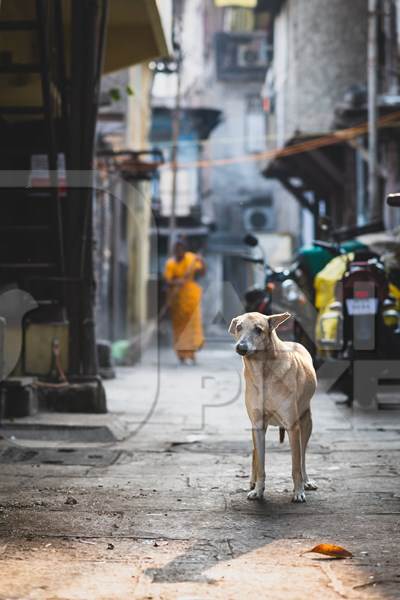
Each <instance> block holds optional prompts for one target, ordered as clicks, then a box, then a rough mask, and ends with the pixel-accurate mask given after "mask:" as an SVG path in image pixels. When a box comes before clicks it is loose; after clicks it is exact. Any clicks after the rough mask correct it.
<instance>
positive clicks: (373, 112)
mask: <svg viewBox="0 0 400 600" xmlns="http://www.w3.org/2000/svg"><path fill="white" fill-rule="evenodd" d="M378 3H379V0H368V53H367V54H368V68H367V74H368V78H367V79H368V157H369V162H368V213H369V217H370V219H371V220H374V219H377V218H378V217H379V216H380V201H379V198H378V171H377V163H378V127H377V118H378V106H377V98H378V65H377V61H378Z"/></svg>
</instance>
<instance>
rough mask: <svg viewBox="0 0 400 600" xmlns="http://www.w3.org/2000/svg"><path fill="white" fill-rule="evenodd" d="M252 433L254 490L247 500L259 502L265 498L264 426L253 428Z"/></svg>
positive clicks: (251, 484)
mask: <svg viewBox="0 0 400 600" xmlns="http://www.w3.org/2000/svg"><path fill="white" fill-rule="evenodd" d="M251 433H252V437H253V461H252V473H251V479H250V486H251V487H252V489H251V490H250V492H249V493H248V494H247V498H248V499H249V500H258V499H261V498H262V497H263V494H264V489H265V428H264V426H260V427H257V426H256V427H254V426H253V428H252V431H251ZM253 484H254V485H253ZM253 488H254V489H253Z"/></svg>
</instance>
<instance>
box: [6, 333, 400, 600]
mask: <svg viewBox="0 0 400 600" xmlns="http://www.w3.org/2000/svg"><path fill="white" fill-rule="evenodd" d="M241 385H242V382H241V365H240V360H239V359H238V358H237V357H236V356H235V355H234V354H233V352H232V348H231V346H230V345H229V344H228V342H227V340H226V339H225V338H224V337H221V339H220V340H218V339H214V340H213V342H212V343H209V344H208V346H207V347H206V349H205V350H204V351H203V352H202V353H201V354H200V355H199V364H198V365H196V366H194V367H181V366H178V365H177V363H176V360H175V357H174V356H173V354H172V352H170V351H163V352H161V353H158V352H157V351H156V350H154V349H153V350H150V351H148V353H146V355H145V357H144V358H143V360H142V363H141V364H139V365H138V366H136V367H134V368H125V369H122V370H120V372H119V377H118V378H117V379H116V380H113V381H110V382H108V383H107V388H108V396H109V409H110V411H111V413H110V415H107V416H105V417H104V416H102V415H94V416H93V415H89V416H88V415H86V416H84V415H73V416H68V415H44V416H43V415H42V416H41V417H40V419H39V421H41V422H42V424H45V423H46V424H47V425H48V424H49V423H50V424H52V425H53V429H51V430H50V429H49V430H48V431H47V430H46V428H45V427H43V431H44V433H43V435H42V436H40V435H36V439H32V437H33V434H32V435H31V438H30V437H29V434H26V433H25V434H24V433H21V432H19V431H18V428H17V429H16V431H14V433H13V437H12V439H3V440H2V441H1V447H0V471H1V474H2V476H1V481H2V485H1V489H0V536H1V539H0V600H5V599H13V600H15V599H24V600H25V599H30V600H31V599H32V600H50V599H51V600H55V599H57V600H78V599H79V600H99V599H102V600H103V599H104V600H114V599H115V600H117V599H118V600H125V599H132V598H133V599H135V600H136V599H150V598H153V599H159V598H160V599H165V600H167V599H168V600H169V599H174V600H175V599H176V600H178V599H179V600H189V599H190V600H198V599H200V598H215V599H221V600H222V599H223V600H227V599H232V600H233V599H235V600H236V599H238V600H239V599H240V600H241V599H243V598H250V597H252V596H253V595H255V596H256V597H257V598H270V599H272V600H275V599H276V600H279V599H281V598H282V599H283V598H285V599H286V600H288V599H289V600H292V599H299V600H303V599H306V598H321V597H324V598H326V599H328V600H330V599H332V600H333V599H337V598H349V599H353V598H354V599H361V598H362V599H372V598H374V599H375V598H376V599H389V598H390V599H391V598H400V592H399V590H400V567H399V563H400V557H399V550H398V544H399V528H400V527H399V516H400V485H399V482H400V476H399V460H398V459H399V451H400V415H399V412H397V411H395V410H391V411H387V412H383V411H382V412H379V413H353V412H352V411H350V410H348V409H345V408H340V407H337V406H336V405H335V404H334V402H333V399H332V398H331V397H328V396H327V395H325V394H324V393H321V392H319V393H318V394H317V396H316V398H315V400H314V405H313V413H314V433H313V435H312V438H311V442H310V446H309V452H308V464H309V468H308V471H309V475H310V476H311V477H312V478H313V479H316V481H317V483H318V485H319V489H318V491H316V492H309V493H308V495H307V503H306V504H305V505H294V504H292V503H291V490H292V482H291V476H290V473H291V466H290V452H289V446H288V442H287V441H285V443H284V444H283V445H279V443H278V430H277V429H275V428H273V429H271V430H270V431H269V432H268V435H267V448H268V450H267V486H266V488H267V489H266V495H265V501H264V502H262V503H254V502H249V501H247V500H246V490H247V484H248V476H249V467H250V449H251V447H250V431H249V424H248V421H247V416H246V414H245V410H244V406H243V401H242V390H241ZM25 422H26V423H27V424H29V420H25ZM32 422H33V421H32V420H31V423H32ZM36 422H38V420H37V419H36ZM9 425H10V424H9ZM11 425H12V424H11ZM71 425H73V426H75V430H74V429H73V428H72V429H71ZM56 426H57V427H56ZM94 426H95V427H97V429H96V431H97V433H98V440H97V441H96V436H95V435H94V434H93V431H92V430H91V431H92V434H90V435H89V434H87V433H85V427H90V428H93V427H94ZM77 427H78V428H79V427H80V428H81V429H76V428H77ZM105 428H108V431H111V433H112V439H111V440H110V436H109V435H104V433H105ZM9 431H11V429H10V430H9ZM46 431H47V433H46ZM0 433H1V432H0ZM3 435H5V436H7V430H5V431H4V432H3ZM80 436H81V437H80ZM8 438H10V435H8ZM321 542H331V543H336V544H340V545H342V546H344V547H346V548H347V549H349V550H351V551H352V552H353V554H354V558H352V559H348V560H340V561H338V560H331V559H329V558H325V557H322V556H321V557H320V556H318V555H313V554H303V552H304V551H305V550H308V549H310V548H312V547H313V546H314V545H316V544H318V543H321Z"/></svg>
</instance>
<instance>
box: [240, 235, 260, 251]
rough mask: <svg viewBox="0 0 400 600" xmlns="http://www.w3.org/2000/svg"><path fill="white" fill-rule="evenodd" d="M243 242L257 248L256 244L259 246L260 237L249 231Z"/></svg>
mask: <svg viewBox="0 0 400 600" xmlns="http://www.w3.org/2000/svg"><path fill="white" fill-rule="evenodd" d="M243 243H244V244H246V246H250V248H255V247H256V246H258V239H257V238H256V236H255V235H252V234H251V233H248V234H247V235H245V236H244V238H243Z"/></svg>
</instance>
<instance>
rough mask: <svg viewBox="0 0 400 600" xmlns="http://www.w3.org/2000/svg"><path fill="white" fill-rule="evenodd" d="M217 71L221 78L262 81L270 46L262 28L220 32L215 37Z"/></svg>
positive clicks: (267, 63) (223, 79) (269, 56)
mask: <svg viewBox="0 0 400 600" xmlns="http://www.w3.org/2000/svg"><path fill="white" fill-rule="evenodd" d="M215 45H216V60H217V74H218V79H220V80H221V81H263V80H264V79H265V73H266V71H267V69H268V67H269V65H270V62H271V57H272V46H271V44H270V43H269V40H268V37H267V34H266V33H265V32H264V31H254V32H250V33H226V32H220V33H217V34H216V36H215Z"/></svg>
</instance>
